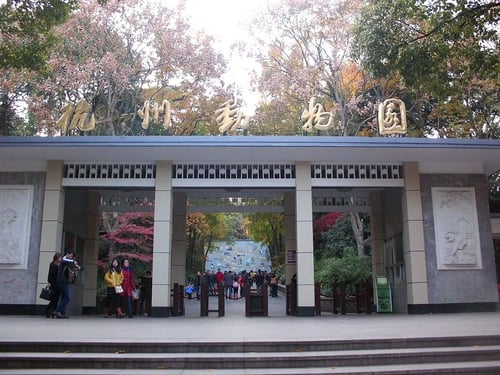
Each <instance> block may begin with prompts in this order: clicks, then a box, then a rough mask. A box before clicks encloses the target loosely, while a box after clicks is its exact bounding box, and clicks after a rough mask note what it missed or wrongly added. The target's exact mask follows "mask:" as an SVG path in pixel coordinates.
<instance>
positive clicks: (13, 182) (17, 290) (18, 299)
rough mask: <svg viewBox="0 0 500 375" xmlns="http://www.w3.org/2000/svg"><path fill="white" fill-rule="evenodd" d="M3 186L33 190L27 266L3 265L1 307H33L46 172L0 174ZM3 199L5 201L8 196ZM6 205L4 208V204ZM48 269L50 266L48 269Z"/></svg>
mask: <svg viewBox="0 0 500 375" xmlns="http://www.w3.org/2000/svg"><path fill="white" fill-rule="evenodd" d="M0 185H1V186H2V187H3V188H6V190H9V189H12V188H14V187H19V186H20V187H26V186H31V189H32V199H31V204H30V207H27V209H28V208H29V209H30V215H29V217H28V221H29V228H30V229H29V233H28V234H27V238H26V248H27V250H26V251H27V254H26V258H25V259H26V263H25V265H21V264H13V265H11V264H8V263H3V264H1V265H0V269H1V271H0V304H31V303H34V301H35V298H36V295H37V292H38V293H39V291H37V290H36V285H37V276H38V275H37V272H38V271H37V270H38V261H39V254H40V237H41V224H42V212H43V196H44V187H45V173H41V172H25V173H18V172H15V173H14V172H6V173H0ZM0 199H1V200H2V201H4V199H5V195H3V197H2V198H0ZM3 204H4V205H5V202H3ZM14 207H20V206H19V204H18V205H17V206H16V205H14ZM2 210H3V208H2ZM14 258H15V257H14ZM48 266H49V265H48V264H47V269H48ZM44 277H46V275H44ZM21 291H22V292H21Z"/></svg>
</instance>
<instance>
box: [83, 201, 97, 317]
mask: <svg viewBox="0 0 500 375" xmlns="http://www.w3.org/2000/svg"><path fill="white" fill-rule="evenodd" d="M87 197H88V200H87V217H86V220H87V224H86V226H85V228H86V233H85V241H84V248H83V259H82V260H83V264H82V266H83V269H84V270H85V271H84V272H81V273H80V275H81V278H82V280H81V281H82V284H83V314H89V315H90V314H95V313H96V311H95V310H96V295H97V259H98V257H99V199H100V195H99V193H97V192H94V191H91V192H88V193H87Z"/></svg>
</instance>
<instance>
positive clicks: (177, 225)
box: [172, 193, 187, 285]
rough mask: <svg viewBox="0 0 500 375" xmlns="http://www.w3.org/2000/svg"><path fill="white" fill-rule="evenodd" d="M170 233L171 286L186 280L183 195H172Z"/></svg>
mask: <svg viewBox="0 0 500 375" xmlns="http://www.w3.org/2000/svg"><path fill="white" fill-rule="evenodd" d="M173 196H174V201H173V213H172V220H173V225H172V228H173V231H172V285H173V284H175V283H178V284H179V285H184V283H185V280H186V203H187V195H186V194H185V193H174V195H173Z"/></svg>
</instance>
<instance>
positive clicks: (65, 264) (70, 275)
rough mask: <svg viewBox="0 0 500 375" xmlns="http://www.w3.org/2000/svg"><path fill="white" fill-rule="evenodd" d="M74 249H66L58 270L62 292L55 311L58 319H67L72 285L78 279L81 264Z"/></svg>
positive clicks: (58, 279) (58, 280)
mask: <svg viewBox="0 0 500 375" xmlns="http://www.w3.org/2000/svg"><path fill="white" fill-rule="evenodd" d="M74 257H75V252H74V250H71V249H68V250H66V252H65V254H64V257H63V258H62V260H61V263H60V264H59V268H58V270H57V283H58V285H59V290H60V292H61V299H60V300H59V304H58V305H57V307H56V309H55V311H54V313H55V315H56V318H58V319H66V318H67V316H66V306H67V305H68V303H69V302H70V301H71V285H72V284H74V282H75V281H76V277H77V274H78V271H79V270H80V266H79V265H78V262H77V261H76V260H75V259H74Z"/></svg>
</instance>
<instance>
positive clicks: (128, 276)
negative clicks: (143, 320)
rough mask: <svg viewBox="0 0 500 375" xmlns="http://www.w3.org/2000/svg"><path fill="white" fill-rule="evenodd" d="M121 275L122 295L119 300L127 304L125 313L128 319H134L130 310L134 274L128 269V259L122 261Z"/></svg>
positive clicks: (132, 311)
mask: <svg viewBox="0 0 500 375" xmlns="http://www.w3.org/2000/svg"><path fill="white" fill-rule="evenodd" d="M122 274H123V282H122V288H123V293H122V295H121V298H122V299H123V300H124V302H126V303H127V313H128V317H129V318H133V317H134V310H133V309H132V292H133V291H134V289H135V281H134V273H133V272H132V269H131V268H130V262H129V261H128V259H123V260H122Z"/></svg>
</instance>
